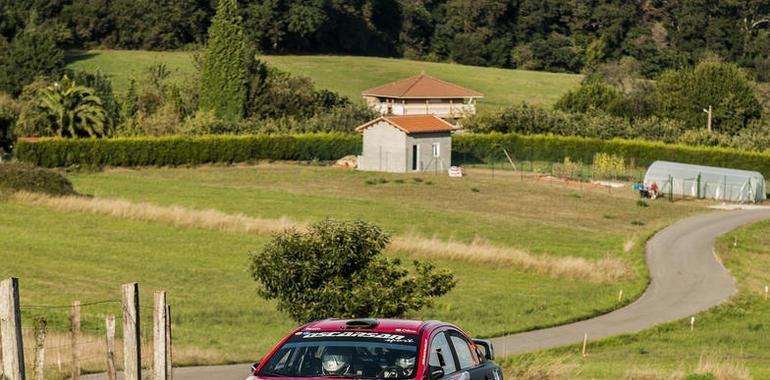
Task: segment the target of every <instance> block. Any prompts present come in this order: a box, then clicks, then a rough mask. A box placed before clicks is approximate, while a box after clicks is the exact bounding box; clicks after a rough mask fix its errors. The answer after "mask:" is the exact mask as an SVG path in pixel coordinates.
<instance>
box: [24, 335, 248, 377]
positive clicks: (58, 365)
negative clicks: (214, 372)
mask: <svg viewBox="0 0 770 380" xmlns="http://www.w3.org/2000/svg"><path fill="white" fill-rule="evenodd" d="M23 339H24V360H25V366H26V367H27V368H28V369H29V370H30V372H28V374H32V373H33V372H32V369H33V366H34V360H35V347H34V342H35V337H34V335H33V333H32V331H31V329H25V330H24V332H23ZM143 340H145V343H143V344H142V367H144V368H152V358H153V354H152V352H153V347H152V344H151V343H149V341H150V339H148V338H143ZM78 347H79V349H80V358H81V372H82V373H101V372H105V371H107V340H106V337H104V336H97V335H92V334H85V335H82V336H81V337H80V341H79V344H78ZM172 350H173V353H172V356H173V360H174V365H175V366H179V365H182V366H188V365H212V364H219V363H223V362H225V363H227V362H233V363H234V362H242V361H243V358H242V357H238V356H231V355H228V354H225V353H222V352H218V351H214V350H207V349H201V348H195V347H178V346H174V347H173V348H172ZM115 365H116V368H117V369H118V370H122V369H123V341H122V340H121V339H119V338H116V339H115ZM71 371H72V340H71V334H70V333H67V332H58V331H48V333H47V334H46V339H45V365H44V372H45V373H46V374H47V375H48V376H46V378H65V377H68V376H70V374H71V373H72V372H71Z"/></svg>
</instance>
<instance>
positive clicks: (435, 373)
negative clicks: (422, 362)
mask: <svg viewBox="0 0 770 380" xmlns="http://www.w3.org/2000/svg"><path fill="white" fill-rule="evenodd" d="M442 377H444V369H443V368H441V367H433V366H431V367H430V380H437V379H440V378H442Z"/></svg>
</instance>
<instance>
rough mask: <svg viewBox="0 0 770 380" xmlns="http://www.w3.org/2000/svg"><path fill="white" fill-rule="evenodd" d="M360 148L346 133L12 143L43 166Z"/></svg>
mask: <svg viewBox="0 0 770 380" xmlns="http://www.w3.org/2000/svg"><path fill="white" fill-rule="evenodd" d="M360 151H361V137H360V136H357V135H349V134H306V135H248V136H201V137H184V136H173V137H157V138H154V137H123V138H112V139H47V140H43V141H38V142H24V141H21V142H19V143H18V144H17V146H16V150H15V154H16V157H17V158H18V159H19V160H20V161H25V162H30V163H33V164H36V165H39V166H44V167H67V166H71V165H87V166H97V167H100V166H165V165H171V166H173V165H186V164H203V163H216V162H225V163H233V162H247V161H253V160H298V161H310V160H314V159H317V160H324V161H327V160H336V159H338V158H340V157H344V156H347V155H351V154H358V153H360Z"/></svg>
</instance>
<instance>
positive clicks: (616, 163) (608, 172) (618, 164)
mask: <svg viewBox="0 0 770 380" xmlns="http://www.w3.org/2000/svg"><path fill="white" fill-rule="evenodd" d="M591 172H592V173H593V177H594V179H601V178H605V179H608V178H612V179H615V178H618V176H620V175H622V174H624V173H625V172H626V160H625V159H624V158H623V157H621V156H618V155H615V154H608V153H603V152H600V153H596V154H595V155H594V159H593V165H592V167H591Z"/></svg>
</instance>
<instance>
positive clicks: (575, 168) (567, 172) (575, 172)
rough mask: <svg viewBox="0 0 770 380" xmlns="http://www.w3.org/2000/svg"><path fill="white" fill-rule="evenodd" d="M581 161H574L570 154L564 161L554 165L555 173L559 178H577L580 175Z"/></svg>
mask: <svg viewBox="0 0 770 380" xmlns="http://www.w3.org/2000/svg"><path fill="white" fill-rule="evenodd" d="M581 166H583V163H581V162H573V161H572V160H570V158H569V156H567V157H564V162H562V163H560V164H555V165H553V175H555V176H556V177H559V178H565V179H572V180H577V179H579V177H580V167H581Z"/></svg>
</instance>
